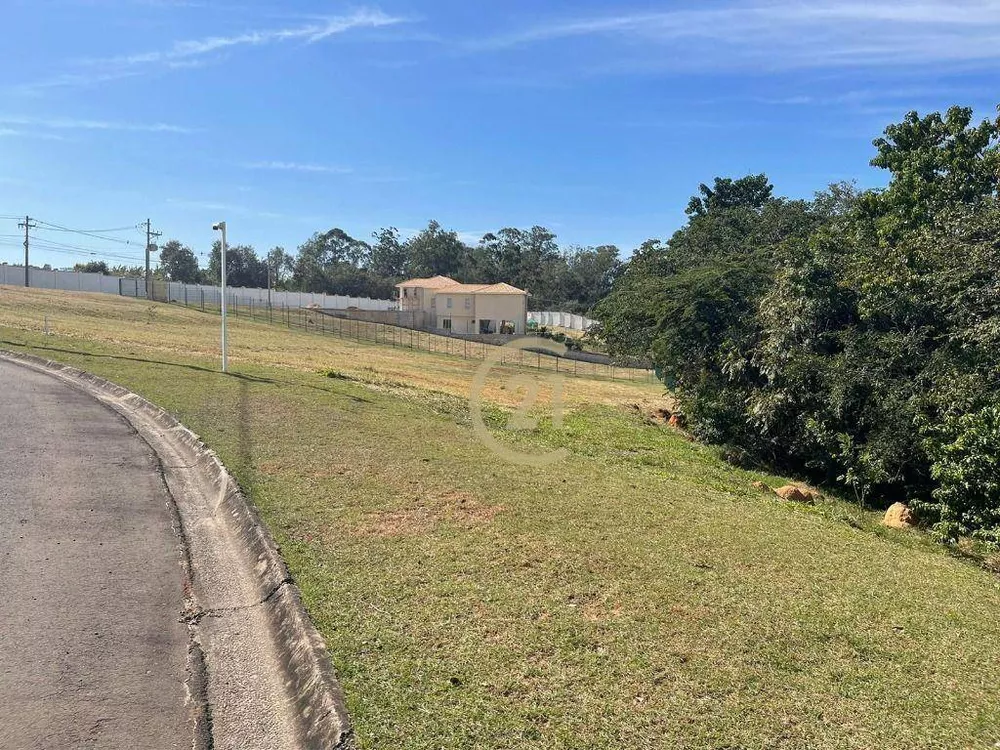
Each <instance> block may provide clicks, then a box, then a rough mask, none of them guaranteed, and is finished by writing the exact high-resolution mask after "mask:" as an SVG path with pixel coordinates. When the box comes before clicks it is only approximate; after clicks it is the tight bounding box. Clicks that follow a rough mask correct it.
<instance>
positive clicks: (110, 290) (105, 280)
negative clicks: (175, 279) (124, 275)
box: [0, 265, 141, 294]
mask: <svg viewBox="0 0 1000 750" xmlns="http://www.w3.org/2000/svg"><path fill="white" fill-rule="evenodd" d="M28 281H29V282H30V285H31V286H34V287H38V288H39V289H67V290H69V291H73V292H105V293H107V294H121V293H122V291H121V289H122V285H121V278H120V277H118V276H104V275H102V274H99V273H78V272H77V271H44V270H42V269H41V268H29V269H28ZM125 281H126V282H129V283H131V282H133V281H136V279H125ZM139 281H141V280H139ZM0 284H7V285H10V286H24V266H2V265H0ZM133 294H134V292H133Z"/></svg>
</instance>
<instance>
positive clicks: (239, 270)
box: [208, 240, 267, 288]
mask: <svg viewBox="0 0 1000 750" xmlns="http://www.w3.org/2000/svg"><path fill="white" fill-rule="evenodd" d="M208 276H209V278H210V279H212V281H213V282H214V283H219V282H220V281H221V279H222V243H221V242H220V241H219V240H216V241H215V242H213V243H212V254H211V257H210V260H209V262H208ZM226 285H227V286H240V287H250V288H263V287H266V286H267V266H266V264H265V263H264V261H262V260H261V259H260V258H258V257H257V253H256V251H254V249H253V247H252V246H251V245H233V246H231V247H227V248H226Z"/></svg>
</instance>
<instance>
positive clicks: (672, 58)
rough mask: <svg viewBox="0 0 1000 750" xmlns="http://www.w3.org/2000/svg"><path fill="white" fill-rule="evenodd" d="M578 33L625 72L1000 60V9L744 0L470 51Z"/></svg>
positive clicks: (989, 1)
mask: <svg viewBox="0 0 1000 750" xmlns="http://www.w3.org/2000/svg"><path fill="white" fill-rule="evenodd" d="M579 37H597V38H604V39H607V40H611V41H625V42H627V43H628V45H627V46H626V47H625V50H627V51H629V52H631V53H633V55H634V57H632V58H629V60H630V62H629V64H628V65H626V66H625V67H635V66H638V65H642V63H643V62H645V63H646V67H659V68H674V69H681V68H683V69H691V68H698V69H706V68H708V69H712V68H714V69H718V68H736V67H740V66H744V65H747V64H752V65H755V66H757V67H760V68H765V69H782V68H785V69H787V68H804V67H846V66H858V65H884V64H895V65H906V64H924V63H946V62H956V63H957V62H985V61H991V62H994V61H998V60H1000V43H998V42H1000V3H998V2H996V1H995V0H898V1H897V2H892V3H878V2H867V3H860V2H836V1H835V0H814V1H812V2H799V1H791V0H750V1H749V2H737V3H732V4H729V5H726V6H719V5H715V6H712V7H708V8H705V7H698V8H690V7H689V8H686V9H677V10H666V11H659V12H646V13H634V14H617V15H606V16H591V17H582V18H575V19H561V20H557V21H553V22H550V23H548V24H543V25H539V26H535V27H531V28H528V29H525V30H522V31H519V32H516V33H512V34H507V35H498V36H494V37H492V38H489V39H485V40H479V41H472V42H469V43H467V44H466V49H467V50H468V51H490V50H504V49H510V48H515V47H519V46H523V45H529V44H539V43H543V42H554V41H556V40H561V39H570V38H579ZM651 50H652V51H653V54H650V52H651ZM623 51H624V50H623ZM657 51H658V53H659V54H657ZM635 53H638V54H635Z"/></svg>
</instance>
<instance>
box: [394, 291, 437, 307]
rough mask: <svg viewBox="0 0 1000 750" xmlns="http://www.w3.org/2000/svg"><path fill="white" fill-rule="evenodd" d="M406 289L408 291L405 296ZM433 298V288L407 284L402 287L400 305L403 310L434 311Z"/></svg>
mask: <svg viewBox="0 0 1000 750" xmlns="http://www.w3.org/2000/svg"><path fill="white" fill-rule="evenodd" d="M404 291H405V292H406V296H405V297H404V296H403V292H404ZM433 299H434V291H433V290H431V289H424V288H423V287H419V286H407V287H401V288H400V290H399V305H400V309H401V310H408V311H415V312H425V313H429V312H432V311H433V310H434V305H433V304H432V301H433Z"/></svg>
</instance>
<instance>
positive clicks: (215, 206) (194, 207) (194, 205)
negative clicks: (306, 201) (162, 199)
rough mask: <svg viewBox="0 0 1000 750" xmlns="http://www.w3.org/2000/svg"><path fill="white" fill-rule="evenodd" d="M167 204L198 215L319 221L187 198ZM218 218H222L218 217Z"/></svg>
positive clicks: (312, 217) (171, 199) (314, 218)
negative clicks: (195, 212)
mask: <svg viewBox="0 0 1000 750" xmlns="http://www.w3.org/2000/svg"><path fill="white" fill-rule="evenodd" d="M167 204H168V205H171V206H174V207H176V208H180V209H185V210H189V211H197V212H199V213H203V214H207V213H212V214H216V215H220V214H229V215H232V216H244V217H251V218H258V219H270V220H275V221H277V220H282V221H298V222H303V223H315V222H317V221H319V220H320V219H319V218H318V217H315V216H293V215H291V214H286V213H281V212H278V211H262V210H258V209H255V208H250V207H248V206H241V205H238V204H235V203H225V202H221V201H210V200H209V201H203V200H191V199H187V198H168V199H167ZM219 218H222V217H221V216H219Z"/></svg>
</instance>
